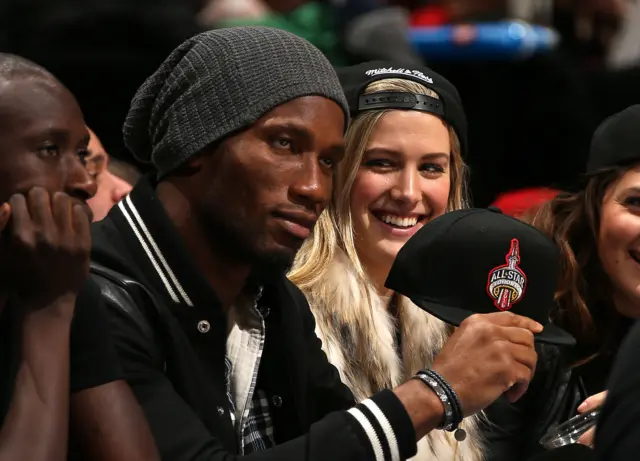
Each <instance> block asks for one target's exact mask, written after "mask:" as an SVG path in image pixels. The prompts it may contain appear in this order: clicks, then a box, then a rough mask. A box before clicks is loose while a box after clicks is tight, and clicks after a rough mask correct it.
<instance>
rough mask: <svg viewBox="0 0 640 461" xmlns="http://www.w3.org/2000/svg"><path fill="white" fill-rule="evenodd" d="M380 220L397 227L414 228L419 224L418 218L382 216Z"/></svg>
mask: <svg viewBox="0 0 640 461" xmlns="http://www.w3.org/2000/svg"><path fill="white" fill-rule="evenodd" d="M380 220H381V221H382V222H384V223H386V224H391V225H393V226H396V227H413V226H415V225H416V224H418V218H415V217H414V218H401V217H399V216H392V215H382V217H381V218H380Z"/></svg>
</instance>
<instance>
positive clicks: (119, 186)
mask: <svg viewBox="0 0 640 461" xmlns="http://www.w3.org/2000/svg"><path fill="white" fill-rule="evenodd" d="M105 174H108V175H109V179H110V180H111V183H112V189H111V200H112V201H113V203H114V204H116V203H118V202H119V201H120V200H122V199H123V198H125V197H126V195H127V194H128V193H129V192H131V189H132V187H131V185H129V183H127V182H126V181H123V180H122V179H120V178H118V177H117V176H115V175H114V174H113V173H111V172H109V171H107V172H105Z"/></svg>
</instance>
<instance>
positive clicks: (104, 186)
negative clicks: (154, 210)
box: [86, 130, 135, 221]
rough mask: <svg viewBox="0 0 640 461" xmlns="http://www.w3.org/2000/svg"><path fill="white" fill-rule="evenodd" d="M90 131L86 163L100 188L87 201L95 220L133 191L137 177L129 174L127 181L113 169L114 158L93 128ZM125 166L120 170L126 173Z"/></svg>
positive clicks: (101, 217)
mask: <svg viewBox="0 0 640 461" xmlns="http://www.w3.org/2000/svg"><path fill="white" fill-rule="evenodd" d="M89 132H90V134H91V141H90V142H89V155H88V156H87V158H86V164H87V170H88V171H89V173H90V174H91V176H93V178H95V181H96V183H97V185H98V190H97V192H96V195H94V196H93V197H92V198H91V199H89V200H88V201H87V203H88V204H89V206H90V207H91V210H92V211H93V220H94V221H100V220H101V219H103V218H104V217H105V216H106V215H107V213H108V212H109V210H110V209H111V207H113V206H114V205H115V204H116V203H118V202H119V201H120V200H121V199H122V198H124V196H125V195H127V194H128V193H129V192H130V191H131V189H132V184H133V183H135V179H133V178H131V176H132V175H131V174H129V175H128V176H130V178H129V181H127V180H125V179H123V178H122V177H119V176H118V175H117V174H115V173H114V171H112V164H113V163H114V161H113V159H111V158H109V154H107V153H106V152H105V150H104V147H103V146H102V143H101V142H100V139H99V138H98V137H97V136H96V134H95V133H94V132H93V131H91V130H89ZM125 168H126V166H121V167H120V170H121V171H122V172H123V173H125V172H126V170H125ZM131 169H133V168H132V167H130V168H129V170H131ZM121 174H122V173H121ZM134 174H135V171H134ZM131 179H133V181H132V180H131Z"/></svg>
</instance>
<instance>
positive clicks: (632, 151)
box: [587, 105, 640, 175]
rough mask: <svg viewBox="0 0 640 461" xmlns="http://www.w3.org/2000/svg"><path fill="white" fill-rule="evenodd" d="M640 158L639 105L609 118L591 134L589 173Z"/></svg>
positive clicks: (636, 160)
mask: <svg viewBox="0 0 640 461" xmlns="http://www.w3.org/2000/svg"><path fill="white" fill-rule="evenodd" d="M638 161H640V105H634V106H630V107H627V108H626V109H625V110H623V111H621V112H618V113H617V114H614V115H612V116H610V117H609V118H607V119H606V120H605V121H604V122H602V123H601V124H600V126H598V128H597V129H596V131H595V133H594V134H593V137H592V138H591V147H590V149H589V160H588V162H587V174H588V175H589V174H594V173H597V172H598V171H600V170H602V169H605V168H610V167H616V166H623V165H626V164H629V163H633V162H638Z"/></svg>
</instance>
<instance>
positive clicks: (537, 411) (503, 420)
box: [484, 345, 582, 461]
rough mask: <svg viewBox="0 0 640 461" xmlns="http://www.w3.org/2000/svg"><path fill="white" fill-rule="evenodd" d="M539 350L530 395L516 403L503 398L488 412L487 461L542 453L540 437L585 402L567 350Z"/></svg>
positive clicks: (549, 347)
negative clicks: (567, 357) (571, 369)
mask: <svg viewBox="0 0 640 461" xmlns="http://www.w3.org/2000/svg"><path fill="white" fill-rule="evenodd" d="M536 350H537V352H538V365H537V367H536V372H535V375H534V378H533V379H532V381H531V384H530V385H529V389H528V390H527V393H526V394H525V395H524V396H523V397H522V398H521V399H520V400H519V401H517V402H515V403H509V402H508V401H507V400H506V399H505V398H504V397H501V398H500V399H498V400H497V401H496V402H495V403H494V404H493V405H491V406H490V407H489V408H488V409H487V410H486V415H487V419H488V422H485V424H484V428H485V431H484V435H485V437H486V441H487V461H512V460H514V459H527V457H530V456H534V455H536V454H538V453H541V452H542V451H544V449H543V448H542V446H541V445H540V444H539V443H538V442H539V440H540V438H542V436H543V435H544V434H545V433H546V432H547V430H548V429H549V427H551V425H552V424H554V423H558V422H562V421H564V420H566V419H568V418H569V417H570V416H573V415H574V414H575V413H574V411H575V408H577V405H578V404H579V403H580V402H581V401H582V400H581V399H580V394H579V392H578V386H577V385H576V383H575V380H576V377H575V376H574V375H573V374H572V373H571V371H570V369H569V367H568V364H567V360H566V358H565V354H564V351H563V350H562V349H560V348H559V347H556V346H551V345H537V346H536ZM576 402H577V403H576Z"/></svg>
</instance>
